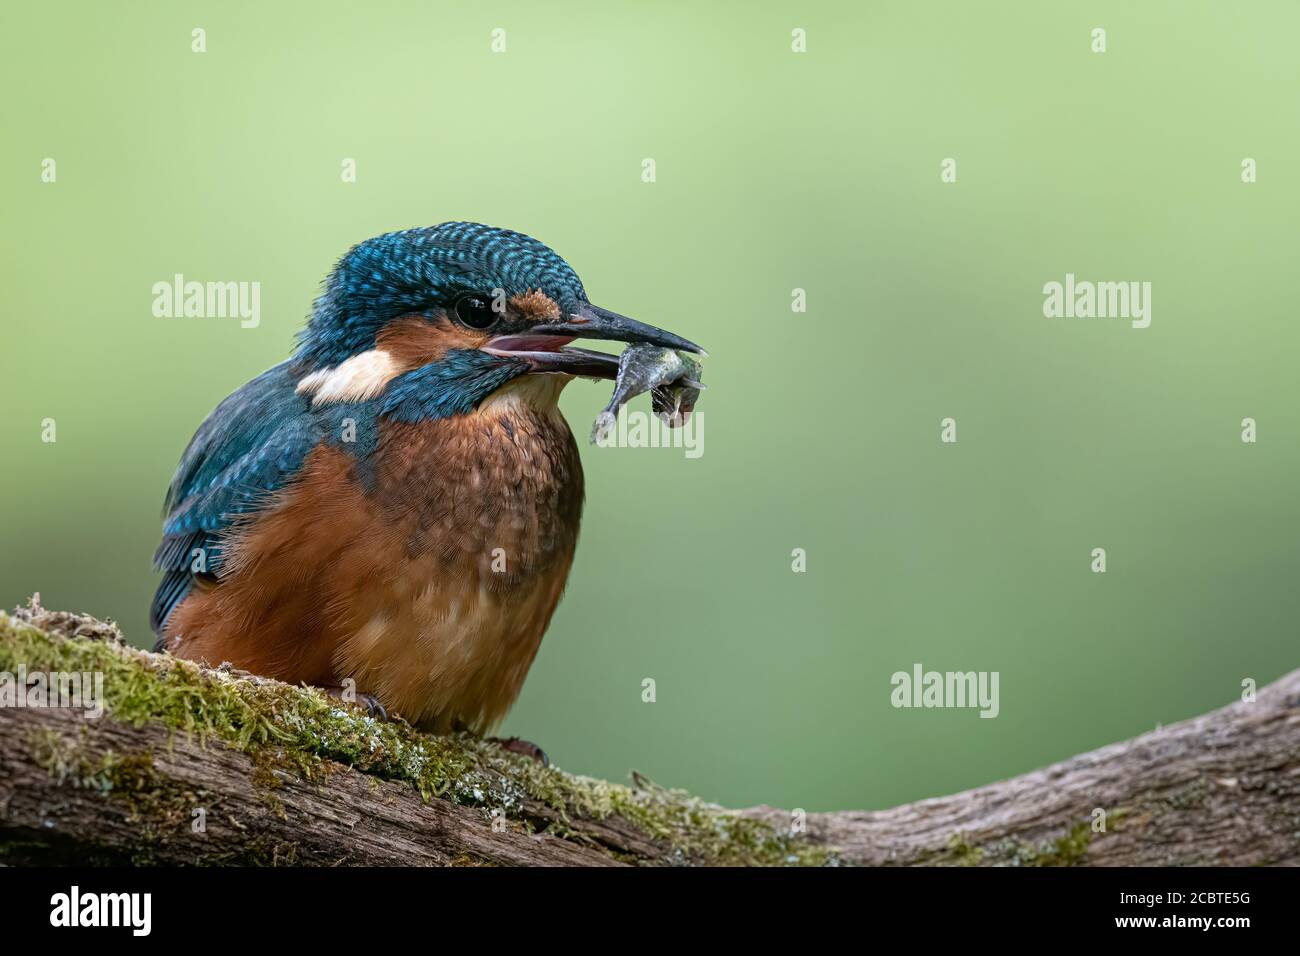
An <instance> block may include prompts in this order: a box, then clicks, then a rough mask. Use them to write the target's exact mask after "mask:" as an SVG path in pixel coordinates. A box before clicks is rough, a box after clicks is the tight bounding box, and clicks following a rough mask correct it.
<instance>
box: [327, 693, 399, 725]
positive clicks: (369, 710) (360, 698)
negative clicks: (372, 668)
mask: <svg viewBox="0 0 1300 956" xmlns="http://www.w3.org/2000/svg"><path fill="white" fill-rule="evenodd" d="M316 689H317V690H319V691H320V692H321V693H323V694H328V695H329V696H331V697H336V698H338V700H339V702H340V703H343V704H351V705H352V706H353V707H360V708H361V709H362V710H364V711H365V712H366V716H367V717H378V718H379V719H380V720H388V719H389V718H388V711H387V710H385V709H384V705H383V704H381V703H380V702H379V698H378V697H374V696H372V695H370V694H356V697H355V699H354V700H345V699H344V698H343V693H344V691H345V690H347V688H345V687H343V686H342V685H339V686H337V687H317V688H316ZM396 719H397V720H401V718H400V717H397V718H396Z"/></svg>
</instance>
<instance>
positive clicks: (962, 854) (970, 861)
mask: <svg viewBox="0 0 1300 956" xmlns="http://www.w3.org/2000/svg"><path fill="white" fill-rule="evenodd" d="M948 852H950V853H951V854H952V859H953V862H955V863H956V864H957V865H958V866H979V865H980V861H981V860H983V859H984V851H983V850H981V849H980V848H979V847H977V846H971V844H970V843H969V842H967V840H966V835H965V834H964V833H954V834H953V835H952V837H951V838H950V839H949V840H948Z"/></svg>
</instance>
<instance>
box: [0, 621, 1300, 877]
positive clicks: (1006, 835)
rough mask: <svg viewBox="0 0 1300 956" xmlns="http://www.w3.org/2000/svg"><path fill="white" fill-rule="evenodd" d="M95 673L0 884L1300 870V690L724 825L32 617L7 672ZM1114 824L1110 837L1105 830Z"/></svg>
mask: <svg viewBox="0 0 1300 956" xmlns="http://www.w3.org/2000/svg"><path fill="white" fill-rule="evenodd" d="M20 667H22V668H25V669H26V671H27V672H28V673H35V672H43V673H47V674H48V673H54V672H62V673H69V672H73V673H87V672H88V673H98V674H102V675H103V677H104V685H103V693H104V699H105V702H106V706H107V713H106V714H105V715H104V716H103V717H101V718H98V719H87V718H86V717H84V716H83V714H82V712H81V711H78V710H74V709H67V708H65V709H58V708H50V707H0V862H7V863H59V862H76V863H86V862H95V863H181V864H249V863H253V864H277V865H288V864H297V865H338V864H371V865H375V864H379V865H383V864H399V865H521V864H522V865H529V864H531V865H595V866H604V865H621V864H639V865H673V864H677V865H692V864H724V865H725V864H740V865H828V864H829V865H834V864H837V863H859V864H885V865H890V864H892V865H909V864H955V865H972V864H980V865H987V864H1000V863H1001V864H1021V865H1025V864H1028V865H1058V864H1107V863H1112V864H1128V863H1149V864H1162V863H1172V864H1185V863H1280V862H1297V861H1300V799H1298V797H1300V671H1297V672H1295V673H1293V674H1291V675H1289V676H1288V677H1286V678H1284V679H1283V680H1281V681H1279V682H1278V683H1277V684H1274V685H1273V686H1271V687H1269V688H1265V689H1264V690H1262V691H1261V692H1260V694H1259V697H1258V700H1256V701H1255V702H1253V703H1239V704H1234V705H1232V706H1230V707H1227V708H1224V709H1223V710H1220V711H1217V712H1215V713H1213V714H1210V715H1207V716H1205V717H1201V718H1198V719H1196V720H1193V721H1187V722H1185V723H1183V724H1178V725H1174V726H1171V727H1167V728H1164V729H1162V730H1159V731H1157V732H1155V733H1153V734H1147V735H1145V736H1143V737H1140V738H1138V739H1137V740H1134V741H1130V742H1127V743H1124V744H1117V745H1115V746H1112V747H1107V748H1104V749H1103V750H1099V751H1096V752H1094V753H1091V754H1085V755H1083V756H1080V757H1076V758H1073V759H1072V760H1070V761H1066V762H1065V763H1062V764H1059V765H1056V766H1054V767H1050V768H1047V769H1046V770H1041V771H1038V772H1036V773H1033V774H1029V775H1027V776H1025V777H1020V778H1017V779H1015V780H1010V781H1004V782H1001V783H997V784H993V785H991V786H988V787H984V788H981V789H979V790H974V791H969V792H967V793H963V794H958V795H956V796H953V797H945V798H942V799H938V800H927V801H922V802H920V803H916V804H910V805H908V806H904V807H897V808H895V809H893V810H887V811H879V812H866V811H863V812H856V811H849V812H844V813H828V814H809V815H808V816H807V819H806V820H801V819H797V818H792V815H791V814H790V813H788V812H786V811H780V810H775V809H772V808H767V807H759V808H754V809H751V810H746V811H733V810H725V809H723V808H721V807H717V806H713V805H711V804H708V803H705V802H703V801H701V800H698V799H696V798H693V797H691V796H689V795H687V794H685V793H682V792H680V791H674V790H667V789H664V788H661V787H657V786H655V785H654V784H651V783H649V782H647V781H645V780H644V779H642V778H640V777H635V778H634V783H635V785H634V786H621V785H618V784H612V783H606V782H604V781H600V780H594V779H591V778H587V777H580V776H575V775H572V774H567V773H565V772H563V771H561V770H558V769H556V768H547V767H542V766H541V765H540V764H538V763H537V762H536V761H533V760H530V759H528V758H525V757H521V756H518V755H515V754H512V753H508V752H506V751H503V750H501V749H500V748H499V747H497V746H496V745H495V744H492V743H490V742H487V741H484V740H481V739H478V738H474V737H471V736H467V735H459V736H454V737H432V736H428V735H425V734H421V733H418V732H416V731H414V730H412V729H411V728H409V727H407V726H405V725H404V724H401V723H391V722H385V721H378V720H375V719H373V718H371V717H369V716H367V715H365V714H364V713H363V712H361V711H358V710H354V709H352V708H349V707H346V706H343V705H340V704H339V703H338V702H337V701H336V700H334V699H332V698H329V697H326V696H324V695H322V694H321V693H320V692H318V691H315V690H312V689H309V688H299V687H291V686H289V685H286V684H282V683H280V682H277V681H270V680H265V679H262V678H257V677H253V676H251V675H246V674H239V673H234V672H231V671H228V670H223V669H215V670H212V669H205V668H201V667H198V666H196V665H194V664H192V663H189V662H187V661H180V660H175V659H173V658H169V657H166V656H159V655H154V654H148V653H145V652H143V651H138V650H135V649H133V648H130V647H128V646H126V644H125V643H124V642H123V641H122V640H121V637H120V635H119V634H118V632H117V630H116V628H114V627H112V625H108V624H104V623H102V622H99V621H96V620H94V619H93V618H87V617H83V616H79V615H72V614H63V613H58V612H48V611H45V610H43V609H41V608H40V607H39V605H38V604H36V603H33V605H32V606H31V607H29V608H26V609H22V610H20V611H18V612H16V613H15V615H13V616H8V615H3V614H0V672H9V673H11V674H16V672H17V671H18V669H19V668H20ZM1096 809H1101V810H1104V811H1105V821H1106V829H1105V830H1104V831H1100V830H1098V829H1097V828H1096V826H1095V825H1094V820H1095V819H1097V817H1096V815H1095V813H1094V811H1095V810H1096Z"/></svg>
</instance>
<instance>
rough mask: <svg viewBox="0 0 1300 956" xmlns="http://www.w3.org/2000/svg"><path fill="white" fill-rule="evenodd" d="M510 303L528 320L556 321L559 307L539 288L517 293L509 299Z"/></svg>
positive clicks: (558, 318)
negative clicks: (520, 293) (521, 293)
mask: <svg viewBox="0 0 1300 956" xmlns="http://www.w3.org/2000/svg"><path fill="white" fill-rule="evenodd" d="M510 305H511V307H513V308H514V309H515V311H517V312H519V313H520V314H521V315H522V316H523V317H524V318H525V319H526V320H528V321H529V322H558V321H559V320H560V307H559V306H558V305H556V304H555V300H554V299H552V298H551V297H550V296H548V295H547V294H546V293H545V292H543V291H542V290H541V289H534V290H533V291H531V292H525V293H524V294H523V295H517V296H515V297H514V298H512V299H511V300H510Z"/></svg>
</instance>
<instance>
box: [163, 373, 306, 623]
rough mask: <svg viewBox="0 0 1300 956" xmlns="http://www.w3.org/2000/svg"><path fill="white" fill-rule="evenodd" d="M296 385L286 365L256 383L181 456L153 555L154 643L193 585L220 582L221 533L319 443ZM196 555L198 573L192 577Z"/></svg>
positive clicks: (220, 411) (219, 410)
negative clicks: (157, 576)
mask: <svg viewBox="0 0 1300 956" xmlns="http://www.w3.org/2000/svg"><path fill="white" fill-rule="evenodd" d="M296 384H297V383H296V381H295V379H294V377H293V376H292V375H291V374H290V372H289V367H288V363H287V362H285V363H281V364H280V365H277V366H276V367H275V368H273V369H271V370H270V371H268V372H265V373H263V374H262V375H259V376H258V377H257V378H255V379H253V380H252V381H251V382H249V383H248V384H247V385H245V386H244V387H243V388H241V389H239V391H237V392H235V393H234V394H233V395H231V396H230V397H229V398H227V399H226V400H225V401H223V402H222V403H221V404H220V405H218V406H217V407H216V410H214V411H213V412H212V414H211V415H209V416H208V418H207V420H206V421H204V423H203V424H202V425H200V426H199V430H198V431H197V432H196V433H195V434H194V437H193V438H192V439H190V443H189V446H188V447H187V448H186V449H185V454H184V455H182V456H181V462H180V465H179V466H178V467H177V469H176V475H175V477H173V478H172V483H171V487H170V488H169V489H168V490H167V500H166V503H165V505H164V510H165V512H166V515H167V516H166V519H165V523H164V525H163V539H162V543H161V544H159V545H158V550H157V551H156V552H155V553H154V567H155V568H157V569H159V570H161V571H162V572H163V580H162V583H161V584H159V586H158V591H157V593H156V594H155V595H154V599H153V605H152V607H151V608H150V610H149V625H150V627H151V628H152V629H153V631H154V633H155V634H156V635H158V636H159V641H160V642H161V634H162V630H163V627H164V626H165V625H166V623H167V618H168V616H169V615H170V614H171V612H172V610H173V609H174V608H175V607H176V605H177V604H179V603H180V602H181V601H182V600H183V599H184V598H185V596H186V595H187V594H188V593H189V592H190V589H191V588H192V587H193V586H194V583H195V580H196V579H203V578H205V577H206V578H209V579H211V578H214V577H216V576H218V575H219V574H220V571H221V558H222V555H221V548H222V543H223V538H222V532H223V531H225V530H226V529H227V528H228V527H229V526H230V523H231V521H232V520H234V519H235V518H237V517H238V516H239V515H242V514H248V513H250V512H253V511H256V510H257V509H258V508H260V507H262V506H263V505H264V504H265V503H266V501H267V500H268V499H269V498H270V497H271V496H272V495H273V494H274V493H275V492H276V491H278V490H279V489H280V488H282V487H284V485H285V483H286V482H287V481H288V480H289V479H291V478H292V477H293V476H294V474H296V473H297V471H298V469H299V468H301V467H302V463H303V461H304V459H305V458H306V457H307V453H308V452H310V451H311V449H312V448H313V447H315V445H316V443H317V441H319V439H320V437H321V435H320V429H319V428H318V426H317V425H316V423H315V421H314V420H313V416H312V414H311V409H310V406H309V403H308V400H307V399H306V398H304V397H303V396H301V395H298V394H297V393H296V391H295V387H296ZM200 550H201V553H202V557H203V561H204V565H205V568H204V569H203V570H200V571H196V570H194V566H195V560H196V557H197V555H196V551H200Z"/></svg>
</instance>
